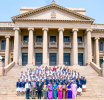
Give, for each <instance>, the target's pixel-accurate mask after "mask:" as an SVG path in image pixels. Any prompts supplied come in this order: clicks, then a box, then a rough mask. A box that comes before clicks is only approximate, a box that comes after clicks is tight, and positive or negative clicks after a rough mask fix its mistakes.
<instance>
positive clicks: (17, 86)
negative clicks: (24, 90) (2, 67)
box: [16, 79, 21, 96]
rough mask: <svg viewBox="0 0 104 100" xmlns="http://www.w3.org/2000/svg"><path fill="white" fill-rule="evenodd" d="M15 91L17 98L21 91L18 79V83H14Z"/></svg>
mask: <svg viewBox="0 0 104 100" xmlns="http://www.w3.org/2000/svg"><path fill="white" fill-rule="evenodd" d="M16 88H17V89H16V91H17V96H20V91H21V82H20V79H18V82H17V83H16Z"/></svg>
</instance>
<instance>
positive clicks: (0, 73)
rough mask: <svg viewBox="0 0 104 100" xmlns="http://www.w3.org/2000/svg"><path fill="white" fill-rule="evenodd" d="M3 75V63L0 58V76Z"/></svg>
mask: <svg viewBox="0 0 104 100" xmlns="http://www.w3.org/2000/svg"><path fill="white" fill-rule="evenodd" d="M3 75H4V63H3V62H2V61H1V60H0V76H3Z"/></svg>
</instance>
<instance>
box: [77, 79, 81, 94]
mask: <svg viewBox="0 0 104 100" xmlns="http://www.w3.org/2000/svg"><path fill="white" fill-rule="evenodd" d="M77 92H78V93H77V94H78V95H81V92H82V84H81V82H80V81H79V82H78V83H77Z"/></svg>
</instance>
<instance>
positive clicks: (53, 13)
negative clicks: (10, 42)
mask: <svg viewBox="0 0 104 100" xmlns="http://www.w3.org/2000/svg"><path fill="white" fill-rule="evenodd" d="M19 19H21V20H42V19H44V20H87V21H88V20H90V21H94V19H92V18H90V17H88V16H86V15H82V14H79V13H77V12H75V11H73V10H70V9H67V8H65V7H62V6H59V5H57V4H50V5H47V6H44V7H40V8H37V9H34V10H31V11H28V12H26V13H23V14H19V15H17V16H14V17H12V20H13V21H14V20H19Z"/></svg>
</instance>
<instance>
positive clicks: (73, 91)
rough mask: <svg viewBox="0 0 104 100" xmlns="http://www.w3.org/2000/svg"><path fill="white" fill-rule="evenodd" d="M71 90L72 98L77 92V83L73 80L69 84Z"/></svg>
mask: <svg viewBox="0 0 104 100" xmlns="http://www.w3.org/2000/svg"><path fill="white" fill-rule="evenodd" d="M71 91H72V98H73V99H76V94H77V85H76V84H75V82H74V81H73V84H72V85H71Z"/></svg>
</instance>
